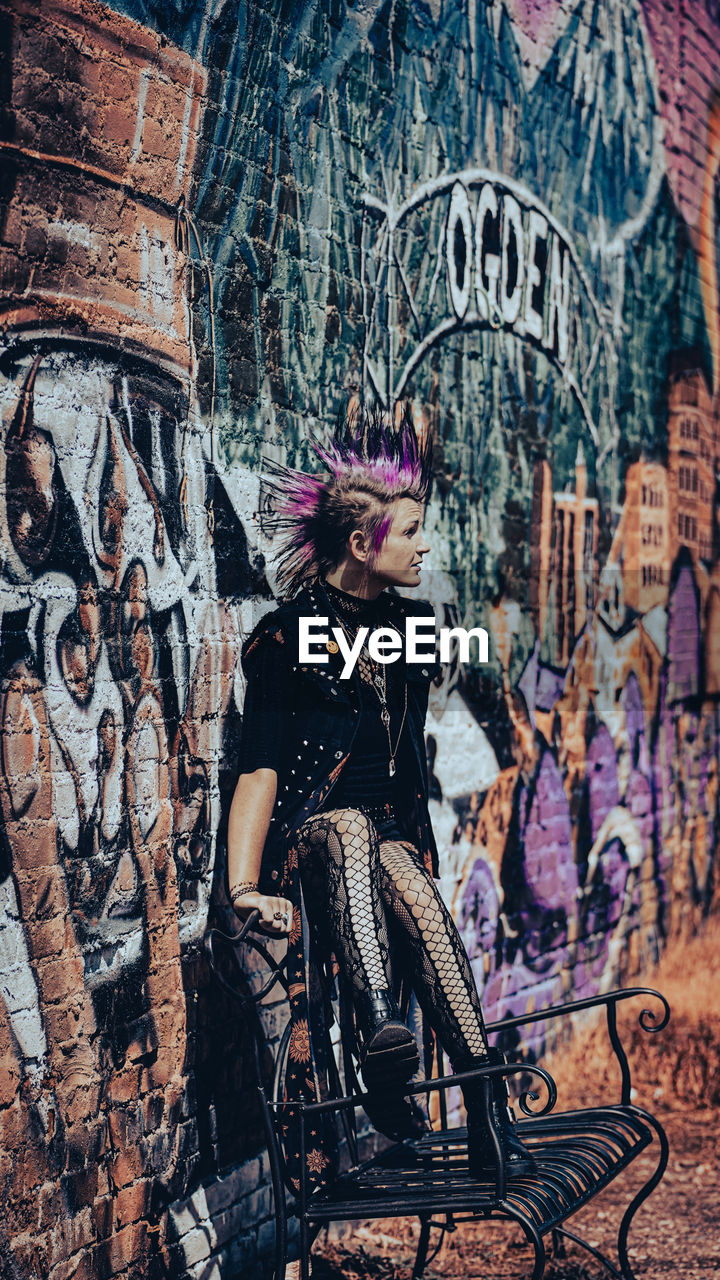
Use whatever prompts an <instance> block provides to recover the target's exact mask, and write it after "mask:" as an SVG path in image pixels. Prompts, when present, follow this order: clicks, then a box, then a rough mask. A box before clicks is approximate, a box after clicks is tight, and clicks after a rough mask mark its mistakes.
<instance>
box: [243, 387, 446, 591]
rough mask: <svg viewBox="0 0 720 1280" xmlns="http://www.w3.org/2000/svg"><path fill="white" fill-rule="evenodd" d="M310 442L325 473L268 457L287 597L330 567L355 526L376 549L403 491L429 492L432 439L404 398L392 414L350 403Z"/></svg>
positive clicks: (423, 496) (406, 494)
mask: <svg viewBox="0 0 720 1280" xmlns="http://www.w3.org/2000/svg"><path fill="white" fill-rule="evenodd" d="M311 444H312V447H313V449H314V451H315V453H316V455H317V457H318V458H319V460H320V462H321V463H322V465H323V468H324V471H325V474H323V473H322V472H320V473H315V474H310V473H308V472H305V471H295V470H293V469H292V468H291V467H286V466H283V465H282V464H281V463H276V462H269V463H267V464H266V467H267V471H268V472H269V474H270V481H269V488H270V495H271V502H272V508H273V513H272V515H271V524H272V525H273V526H274V527H275V528H277V529H278V530H282V531H283V534H284V537H283V542H282V545H281V547H280V554H279V557H278V561H277V584H278V588H279V590H280V592H281V594H282V595H283V596H285V597H286V598H290V597H292V596H294V595H295V594H296V592H297V591H298V590H299V588H300V587H301V586H302V584H303V583H304V582H307V581H308V580H309V579H311V578H314V577H317V576H318V575H323V576H324V575H325V574H327V573H329V572H330V570H331V569H334V568H335V566H336V565H337V564H338V563H339V562H340V560H342V557H343V555H344V554H345V550H346V547H347V543H348V539H349V537H350V535H351V533H352V532H353V530H354V529H360V530H361V531H362V532H363V533H364V534H365V536H366V537H368V538H370V540H371V544H372V558H374V557H375V556H377V554H378V552H379V551H380V548H381V547H382V545H383V542H384V541H385V539H386V537H387V535H388V533H389V531H390V526H391V524H392V520H393V514H394V508H395V504H396V503H397V502H398V501H399V500H400V499H401V498H413V499H414V500H415V501H416V502H421V503H423V504H424V503H425V502H427V499H428V497H429V494H430V487H431V479H432V474H431V473H432V441H431V439H430V436H429V433H428V434H427V435H426V436H425V438H424V439H423V441H422V442H420V441H419V440H418V437H417V434H416V431H415V426H414V424H413V420H412V416H411V413H410V410H409V408H408V407H407V406H405V407H404V408H403V410H402V413H401V414H400V413H398V414H397V415H396V417H395V419H394V420H393V419H392V417H391V416H390V415H389V414H387V413H385V412H383V411H381V410H378V409H373V410H367V409H365V408H360V409H354V408H353V409H350V410H349V411H348V412H347V413H345V414H343V415H342V416H341V417H340V418H339V419H338V421H337V423H336V426H335V430H334V432H333V435H332V438H331V440H330V441H329V443H328V444H323V443H322V442H321V441H319V440H312V441H311ZM371 563H372V560H371Z"/></svg>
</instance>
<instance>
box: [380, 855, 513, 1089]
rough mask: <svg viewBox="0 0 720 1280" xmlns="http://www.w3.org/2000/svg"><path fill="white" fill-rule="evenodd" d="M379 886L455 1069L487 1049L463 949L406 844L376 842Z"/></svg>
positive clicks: (418, 988)
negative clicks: (378, 851) (379, 868)
mask: <svg viewBox="0 0 720 1280" xmlns="http://www.w3.org/2000/svg"><path fill="white" fill-rule="evenodd" d="M380 863H381V877H380V883H381V889H382V896H383V900H384V902H385V905H386V907H387V908H388V910H389V911H390V912H391V914H392V918H393V920H394V922H395V924H396V925H397V926H398V927H397V929H396V930H395V931H394V932H396V933H398V934H399V935H400V938H399V941H402V943H403V944H404V946H403V949H404V951H405V954H406V956H407V960H408V963H409V965H410V969H411V973H412V977H413V986H414V988H415V991H416V993H417V996H418V999H419V1000H420V1003H421V1004H422V1006H423V1009H424V1011H425V1014H426V1016H427V1018H428V1020H429V1022H430V1024H431V1025H432V1027H433V1028H434V1030H435V1031H436V1033H437V1036H438V1039H439V1040H440V1043H441V1045H442V1046H443V1048H444V1050H445V1052H446V1053H447V1055H448V1057H449V1058H450V1061H451V1062H452V1065H453V1067H454V1068H455V1070H456V1071H462V1070H466V1069H468V1068H469V1067H470V1066H471V1065H472V1064H473V1063H474V1062H476V1061H477V1059H478V1058H482V1057H485V1055H486V1054H487V1047H488V1043H487V1033H486V1031H485V1023H484V1021H483V1015H482V1008H481V1005H480V998H479V996H478V993H477V987H476V986H475V979H474V978H473V975H472V970H471V968H470V962H469V960H468V957H467V952H466V951H465V948H464V946H463V943H462V939H461V938H460V935H459V933H458V931H457V928H456V926H455V921H454V920H453V918H452V916H451V915H450V912H449V911H448V909H447V907H446V906H445V903H444V902H443V900H442V898H441V897H440V894H439V892H438V889H437V886H436V884H435V881H434V880H433V878H432V876H431V875H430V873H429V872H428V871H427V870H426V868H425V866H424V864H423V862H422V860H421V858H420V855H419V853H418V852H417V850H416V849H414V848H413V847H412V845H404V844H400V843H398V842H397V841H394V840H389V841H385V842H383V844H381V845H380Z"/></svg>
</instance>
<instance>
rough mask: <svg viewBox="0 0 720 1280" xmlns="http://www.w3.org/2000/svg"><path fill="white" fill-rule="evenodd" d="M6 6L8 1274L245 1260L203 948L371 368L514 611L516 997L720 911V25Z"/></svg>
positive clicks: (232, 1053)
mask: <svg viewBox="0 0 720 1280" xmlns="http://www.w3.org/2000/svg"><path fill="white" fill-rule="evenodd" d="M0 15H1V16H2V19H3V31H4V36H3V40H2V44H1V48H2V52H1V53H0V58H1V59H2V61H1V64H0V68H1V69H0V95H1V99H2V101H1V109H2V122H1V125H0V157H1V163H2V169H3V181H2V183H1V184H0V324H1V326H2V339H1V350H0V416H1V423H0V430H1V433H2V442H3V448H2V450H0V544H1V546H2V560H1V567H0V574H1V580H0V601H1V616H0V620H1V625H2V657H1V662H0V803H1V805H2V843H1V847H0V873H1V875H0V1011H1V1012H2V1015H3V1016H2V1018H0V1037H1V1039H2V1043H1V1045H0V1185H1V1186H2V1189H3V1193H4V1202H5V1213H4V1215H3V1226H2V1228H0V1258H1V1259H2V1268H4V1271H3V1274H7V1275H8V1276H12V1277H23V1278H25V1277H30V1276H33V1277H34V1276H43V1277H48V1278H49V1280H64V1277H69V1276H71V1275H72V1276H73V1277H88V1278H90V1277H93V1278H94V1277H106V1276H108V1277H109V1276H115V1275H117V1276H123V1275H126V1276H132V1277H134V1276H138V1277H139V1276H142V1277H155V1276H158V1277H159V1276H169V1277H182V1276H193V1277H203V1280H210V1278H211V1277H212V1278H213V1280H215V1278H216V1277H218V1278H219V1277H222V1280H229V1278H230V1277H233V1276H240V1275H242V1276H251V1275H253V1274H255V1273H257V1274H260V1273H261V1272H262V1271H263V1269H267V1267H268V1266H269V1261H268V1259H269V1257H270V1254H271V1246H272V1234H273V1231H272V1224H271V1208H272V1206H271V1197H270V1190H269V1180H268V1168H267V1160H266V1156H265V1154H264V1152H263V1138H262V1128H261V1121H260V1117H259V1115H258V1113H257V1107H256V1103H255V1099H254V1095H253V1091H252V1086H251V1061H250V1052H249V1039H248V1034H247V1029H246V1028H245V1027H243V1025H242V1023H241V1021H240V1020H239V1019H238V1017H237V1014H236V1012H235V1010H234V1009H233V1008H232V1005H231V1003H229V1002H228V1001H227V1000H226V999H225V997H224V996H223V994H222V993H221V992H220V991H219V990H218V989H217V988H216V986H215V985H214V984H212V983H211V982H210V981H209V976H208V972H207V965H206V961H205V959H204V957H203V953H202V949H201V941H202V938H203V935H204V932H205V929H206V927H207V924H208V920H209V919H211V920H218V921H220V922H221V923H222V922H227V921H228V919H229V915H228V907H227V902H226V899H225V889H224V861H223V858H224V854H223V834H222V833H223V819H224V815H226V813H227V802H228V798H229V795H230V794H231V791H232V786H233V783H234V775H235V766H234V758H235V751H236V745H237V732H238V727H239V724H240V717H241V714H242V705H243V692H244V690H243V677H242V672H241V670H240V669H239V666H238V660H237V659H238V649H239V645H240V643H241V641H242V638H243V636H245V635H246V634H247V633H248V631H249V629H250V628H251V626H252V624H253V622H254V620H255V619H256V618H257V616H258V614H259V612H260V611H261V610H263V609H267V608H269V607H272V603H273V588H274V579H273V573H272V557H273V546H272V541H271V539H270V538H269V535H268V533H267V530H266V528H264V527H263V521H262V511H263V503H264V497H263V483H262V472H263V462H264V459H266V458H267V457H274V458H281V459H285V460H287V461H289V462H291V463H294V464H298V465H305V464H306V463H307V462H308V458H309V453H308V436H309V433H310V432H311V431H317V430H322V429H323V428H324V427H325V426H326V425H328V424H330V423H331V422H332V421H333V419H334V416H335V413H336V412H337V410H338V408H339V407H340V405H341V404H342V402H343V400H344V398H345V397H346V396H347V395H348V394H355V393H357V392H359V391H360V390H364V392H365V394H366V395H368V396H369V397H376V398H378V399H380V400H381V401H383V402H385V403H390V402H392V401H394V400H397V399H407V400H409V401H410V403H411V404H412V406H413V410H414V413H415V415H416V418H417V420H418V422H420V423H422V424H423V425H424V426H425V427H426V428H427V429H428V430H431V431H432V432H433V434H434V437H435V441H436V458H437V465H436V483H435V493H434V497H433V499H432V502H431V504H430V507H429V511H428V519H427V528H428V532H429V533H430V535H431V537H430V540H431V543H432V552H431V556H430V557H429V559H430V568H429V571H428V572H427V574H426V576H425V580H424V582H423V587H422V592H423V594H425V595H427V596H429V597H430V598H431V599H432V600H433V602H434V604H435V606H436V610H437V614H438V618H439V619H440V620H441V621H452V620H456V619H457V618H458V617H461V616H466V617H467V619H468V621H470V622H471V623H472V624H473V625H484V626H486V627H487V628H488V629H489V631H490V634H491V661H490V663H489V665H488V666H487V667H486V668H483V669H480V670H472V669H469V668H468V669H465V670H460V669H459V668H458V667H457V665H455V666H453V667H450V668H448V669H447V671H446V675H445V679H444V682H443V684H442V686H440V687H438V688H435V689H434V690H433V692H432V697H431V712H430V717H429V720H428V750H429V759H430V761H431V774H432V795H433V799H432V802H431V805H432V816H433V821H434V826H435V829H436V833H437V836H438V843H439V846H440V854H441V881H442V886H443V890H444V892H445V894H446V897H447V899H448V901H449V902H450V903H451V904H452V908H453V911H454V914H455V917H456V919H457V921H458V925H459V927H460V929H461V932H462V934H463V938H464V940H465V943H466V946H467V948H468V952H469V955H470V958H471V963H472V965H473V970H474V972H475V975H476V979H477V982H478V986H479V988H480V990H481V992H482V994H483V1000H484V1003H485V1007H486V1009H487V1012H488V1015H489V1017H491V1018H492V1017H501V1016H503V1015H505V1014H510V1013H519V1012H521V1011H522V1010H523V1009H525V1008H527V1007H529V1006H530V1005H532V1006H533V1007H538V1005H540V1004H542V1003H543V1002H550V1001H555V1000H558V999H560V998H562V997H564V996H567V995H569V994H574V995H577V996H583V995H588V994H592V993H593V992H595V991H597V990H600V989H604V988H607V987H608V986H611V985H613V984H616V983H618V982H621V981H624V980H626V979H627V978H632V977H633V976H634V975H636V974H638V973H641V972H642V971H643V970H644V969H646V968H647V967H648V966H649V965H650V964H651V963H652V961H653V960H654V959H655V958H656V956H657V955H658V953H659V951H660V949H661V948H662V946H663V945H664V942H665V940H666V939H667V938H668V937H669V936H670V935H671V934H680V935H683V934H684V935H687V934H690V933H692V932H694V931H695V930H697V929H698V928H700V927H701V926H702V921H703V919H704V918H705V916H706V915H707V914H708V913H709V912H710V911H712V910H713V909H714V908H715V907H716V899H717V890H716V888H715V886H716V884H717V879H718V877H717V871H716V868H715V865H714V859H715V844H716V829H717V823H718V742H719V738H720V714H719V712H718V702H717V695H718V689H719V688H720V674H719V673H720V657H719V652H720V651H719V645H720V638H719V637H718V601H719V600H720V577H719V576H718V575H719V574H720V569H719V568H718V559H719V558H720V522H719V517H718V489H717V486H718V480H717V477H718V475H719V474H720V414H719V410H718V395H717V380H718V368H719V362H720V321H719V319H718V315H719V301H718V245H719V244H720V231H719V230H718V224H717V217H718V214H717V209H718V171H719V169H720V124H719V121H720V115H719V108H718V102H720V97H719V96H718V95H719V90H720V83H719V82H718V77H717V66H718V46H719V44H720V22H719V20H718V13H717V11H716V7H714V6H712V5H710V4H709V2H706V0H683V2H682V3H679V2H678V3H676V4H672V5H661V4H658V3H656V0H644V3H639V2H637V3H627V2H622V0H611V3H607V4H605V5H602V6H595V5H593V4H592V3H590V2H589V0H577V2H576V3H574V4H567V3H561V2H560V0H553V3H550V4H544V5H539V4H534V3H531V0H495V2H494V3H491V4H487V5H471V4H469V3H467V4H466V3H463V2H462V0H459V2H458V3H457V4H453V5H448V4H445V5H440V4H439V3H435V0H432V2H431V3H430V4H428V5H427V6H425V7H424V8H419V7H418V6H416V5H413V4H410V3H400V2H397V0H396V2H395V3H393V4H390V3H381V2H380V0H371V2H370V3H367V4H364V5H363V6H355V5H352V4H350V3H349V0H348V3H346V4H336V3H333V4H331V3H330V2H329V0H309V2H308V3H306V4H302V5H297V4H270V3H268V2H267V0H259V2H258V3H255V4H253V5H248V6H239V5H234V4H226V5H218V4H211V3H210V0H207V3H205V2H203V3H199V4H196V5H188V4H185V3H182V2H181V0H174V2H172V3H168V4H167V5H163V6H157V5H152V4H149V3H147V2H146V0H117V3H115V4H113V5H112V6H104V5H101V4H97V3H94V2H93V3H90V0H48V3H43V5H42V6H37V5H34V4H31V3H29V0H28V2H26V0H0ZM267 1018H268V1030H269V1034H270V1036H271V1039H273V1040H275V1039H276V1038H277V1036H278V1035H279V1034H280V1032H281V1029H282V1025H283V1020H284V1009H283V1007H282V1006H281V1005H277V1006H274V1007H273V1008H271V1009H270V1010H269V1011H268V1014H267ZM519 1048H520V1051H521V1052H523V1053H525V1054H527V1055H533V1054H537V1053H539V1052H541V1051H542V1048H543V1029H542V1028H539V1029H538V1034H537V1036H536V1037H535V1039H534V1040H532V1041H530V1042H528V1043H526V1044H523V1045H522V1046H519Z"/></svg>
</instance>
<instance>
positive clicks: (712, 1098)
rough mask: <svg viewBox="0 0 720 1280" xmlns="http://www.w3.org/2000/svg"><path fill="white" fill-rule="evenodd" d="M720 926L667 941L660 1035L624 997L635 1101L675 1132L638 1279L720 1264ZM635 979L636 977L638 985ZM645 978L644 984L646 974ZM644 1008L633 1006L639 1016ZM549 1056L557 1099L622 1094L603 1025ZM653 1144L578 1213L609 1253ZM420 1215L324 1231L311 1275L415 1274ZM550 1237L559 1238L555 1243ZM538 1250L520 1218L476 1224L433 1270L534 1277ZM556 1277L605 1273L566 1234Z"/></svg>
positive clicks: (637, 1249) (552, 1276) (638, 1258)
mask: <svg viewBox="0 0 720 1280" xmlns="http://www.w3.org/2000/svg"><path fill="white" fill-rule="evenodd" d="M719 979H720V924H719V923H718V922H717V921H713V922H711V924H709V925H708V926H707V927H706V929H705V930H704V932H703V934H702V935H701V936H700V937H698V938H695V939H693V940H692V941H691V942H689V943H686V944H679V943H676V944H673V946H672V947H670V948H668V950H667V952H666V954H665V956H664V957H663V960H662V962H661V965H660V967H659V969H658V971H657V973H655V974H654V975H652V976H651V977H650V978H649V979H648V980H647V985H648V986H654V987H657V988H658V989H659V990H661V991H663V992H664V993H665V995H666V996H667V998H668V999H669V1001H670V1004H671V1007H672V1010H673V1016H672V1019H671V1022H670V1025H669V1026H668V1028H667V1029H666V1030H665V1031H663V1032H661V1033H660V1034H659V1035H658V1036H657V1037H653V1036H648V1035H646V1034H644V1033H643V1032H642V1031H640V1030H639V1028H638V1027H637V1026H636V1024H635V1022H634V1018H633V1017H632V1015H630V1014H629V1006H625V1009H626V1012H625V1013H624V1021H623V1019H620V1026H621V1030H622V1028H623V1026H624V1027H625V1028H627V1031H626V1034H625V1035H624V1036H623V1042H624V1043H625V1044H626V1047H627V1048H628V1052H629V1058H630V1063H631V1068H632V1075H633V1085H634V1088H635V1098H634V1100H635V1101H636V1102H637V1103H638V1105H639V1106H645V1107H647V1109H648V1110H650V1111H652V1112H653V1113H654V1114H655V1115H657V1117H658V1119H659V1120H660V1121H661V1123H662V1124H663V1125H664V1127H665V1129H666V1132H667V1134H668V1138H669V1141H670V1161H669V1165H668V1169H667V1172H666V1174H665V1177H664V1179H663V1181H662V1182H661V1183H660V1186H659V1187H657V1188H656V1190H655V1191H654V1193H653V1194H652V1195H651V1197H650V1199H649V1200H648V1201H646V1202H645V1204H644V1205H643V1206H642V1208H641V1209H640V1210H639V1211H638V1214H637V1216H636V1217H635V1220H634V1223H633V1226H632V1229H631V1232H630V1250H629V1251H630V1258H631V1262H632V1265H633V1268H634V1270H635V1273H636V1276H637V1277H638V1280H665V1278H666V1277H668V1276H672V1277H678V1280H708V1277H710V1276H714V1275H717V1274H718V1273H720V1134H719V1133H718V1116H719V1109H720V981H719ZM627 985H632V984H630V983H628V984H627ZM638 985H639V984H638ZM638 1011H639V1006H638V1009H637V1010H636V1011H635V1016H636V1015H637V1012H638ZM545 1065H546V1066H547V1067H548V1068H549V1070H550V1071H551V1072H552V1074H553V1075H554V1077H555V1079H556V1081H557V1083H558V1092H559V1101H558V1107H559V1108H560V1109H562V1110H565V1109H567V1108H568V1107H574V1106H582V1105H588V1104H590V1103H592V1102H593V1101H594V1102H598V1101H601V1100H602V1101H614V1100H615V1099H616V1098H617V1097H618V1093H619V1085H618V1080H619V1076H618V1074H617V1071H616V1069H615V1067H614V1059H613V1060H612V1061H611V1059H610V1058H609V1055H608V1054H607V1051H606V1049H605V1044H604V1039H603V1035H602V1033H601V1032H600V1031H599V1030H592V1029H586V1030H585V1031H584V1032H581V1033H580V1034H578V1035H577V1036H576V1038H575V1040H574V1041H573V1043H572V1045H571V1046H569V1047H568V1048H565V1049H562V1050H558V1051H557V1052H556V1053H555V1054H554V1055H553V1057H552V1058H549V1059H548V1060H547V1062H546V1063H545ZM652 1153H653V1148H652V1147H651V1148H650V1149H649V1151H648V1152H644V1153H643V1154H642V1155H641V1156H640V1157H639V1158H638V1159H637V1160H636V1161H635V1162H634V1164H633V1165H631V1167H630V1168H629V1169H628V1170H626V1171H625V1173H624V1174H622V1175H620V1177H619V1178H618V1179H617V1180H616V1181H615V1182H614V1183H612V1184H611V1186H609V1187H607V1188H606V1190H605V1191H604V1192H602V1193H601V1194H600V1195H599V1196H598V1197H597V1198H596V1199H595V1200H594V1201H593V1202H592V1204H590V1205H588V1206H587V1207H586V1208H585V1209H583V1210H582V1211H581V1212H580V1213H579V1214H577V1215H576V1216H575V1218H574V1219H573V1221H572V1222H571V1223H569V1224H568V1225H569V1227H570V1229H571V1230H576V1231H577V1232H578V1233H579V1234H581V1235H582V1236H584V1238H585V1239H586V1240H587V1241H588V1242H589V1243H590V1244H591V1245H594V1246H596V1247H598V1248H599V1249H600V1250H602V1251H603V1252H604V1253H606V1254H607V1255H608V1256H609V1257H610V1258H611V1259H614V1258H616V1257H617V1255H616V1253H615V1247H614V1246H615V1239H616V1233H617V1226H618V1224H619V1221H620V1218H621V1217H622V1214H623V1212H624V1209H625V1207H626V1206H627V1204H628V1202H629V1200H630V1199H631V1198H632V1196H633V1195H634V1193H635V1190H636V1189H637V1187H638V1186H639V1185H641V1183H642V1182H644V1181H645V1179H646V1178H647V1177H648V1176H649V1174H650V1172H651V1171H652V1169H653V1168H654V1165H655V1160H656V1157H654V1156H653V1154H652ZM416 1239H417V1223H415V1222H412V1221H409V1220H403V1219H392V1220H385V1221H383V1222H374V1223H372V1222H369V1223H365V1224H362V1225H361V1226H360V1227H359V1228H358V1229H356V1230H355V1231H354V1232H353V1234H352V1235H351V1236H347V1237H344V1238H343V1239H342V1240H341V1241H340V1242H329V1241H327V1240H326V1241H323V1239H322V1238H320V1239H319V1240H318V1241H317V1242H316V1245H315V1248H314V1250H313V1280H410V1276H411V1272H412V1262H413V1257H414V1243H415V1241H416ZM546 1244H547V1245H548V1247H549V1244H550V1242H549V1240H547V1241H546ZM531 1270H532V1251H531V1249H530V1248H529V1247H528V1245H527V1243H526V1242H525V1240H524V1238H523V1237H522V1235H521V1233H520V1231H519V1229H518V1228H516V1227H513V1226H511V1225H510V1224H504V1223H498V1224H494V1223H478V1224H475V1223H466V1224H463V1225H461V1226H459V1227H458V1229H457V1231H456V1232H454V1233H453V1234H452V1235H448V1236H446V1238H445V1242H444V1243H443V1245H442V1247H441V1249H440V1251H439V1253H438V1255H437V1257H436V1258H435V1259H434V1260H433V1261H432V1262H431V1263H430V1264H429V1265H428V1267H427V1270H426V1272H425V1274H426V1276H427V1277H428V1280H525V1278H526V1277H528V1276H529V1275H530V1274H531ZM545 1275H546V1278H547V1280H599V1277H600V1276H606V1275H607V1271H605V1269H604V1268H603V1267H602V1265H601V1264H600V1263H599V1262H598V1261H596V1260H595V1259H593V1258H592V1257H591V1256H590V1255H588V1254H587V1253H586V1252H584V1251H583V1250H581V1249H580V1248H579V1247H577V1246H575V1245H573V1244H571V1243H570V1242H568V1243H567V1252H566V1256H565V1257H562V1258H561V1257H558V1256H553V1255H552V1254H551V1255H550V1260H549V1261H548V1265H547V1268H546V1272H545Z"/></svg>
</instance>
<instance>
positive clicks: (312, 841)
mask: <svg viewBox="0 0 720 1280" xmlns="http://www.w3.org/2000/svg"><path fill="white" fill-rule="evenodd" d="M297 849H298V856H299V858H300V874H301V877H302V882H303V890H304V892H305V897H306V899H307V904H308V912H309V914H310V916H311V918H312V919H313V923H314V924H315V925H316V926H317V927H319V928H320V929H322V930H323V931H324V932H327V930H328V926H329V930H330V937H331V939H332V943H333V949H334V951H335V953H336V955H337V957H338V959H339V960H340V962H341V964H342V967H343V969H344V972H345V976H346V978H347V979H348V980H349V981H350V983H351V985H352V987H353V989H354V990H355V991H358V992H360V991H367V990H368V989H375V990H378V991H388V990H391V989H392V973H391V966H390V947H389V938H388V931H387V920H386V917H385V910H384V907H383V900H382V895H381V892H380V856H379V848H378V839H377V835H376V833H375V828H374V826H373V824H372V823H371V822H370V820H369V819H368V818H366V817H365V814H364V813H361V812H360V810H359V809H331V810H329V811H328V812H327V813H320V814H317V815H316V816H315V817H312V818H308V820H307V822H304V823H303V825H302V827H301V828H300V830H299V832H298V837H297Z"/></svg>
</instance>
